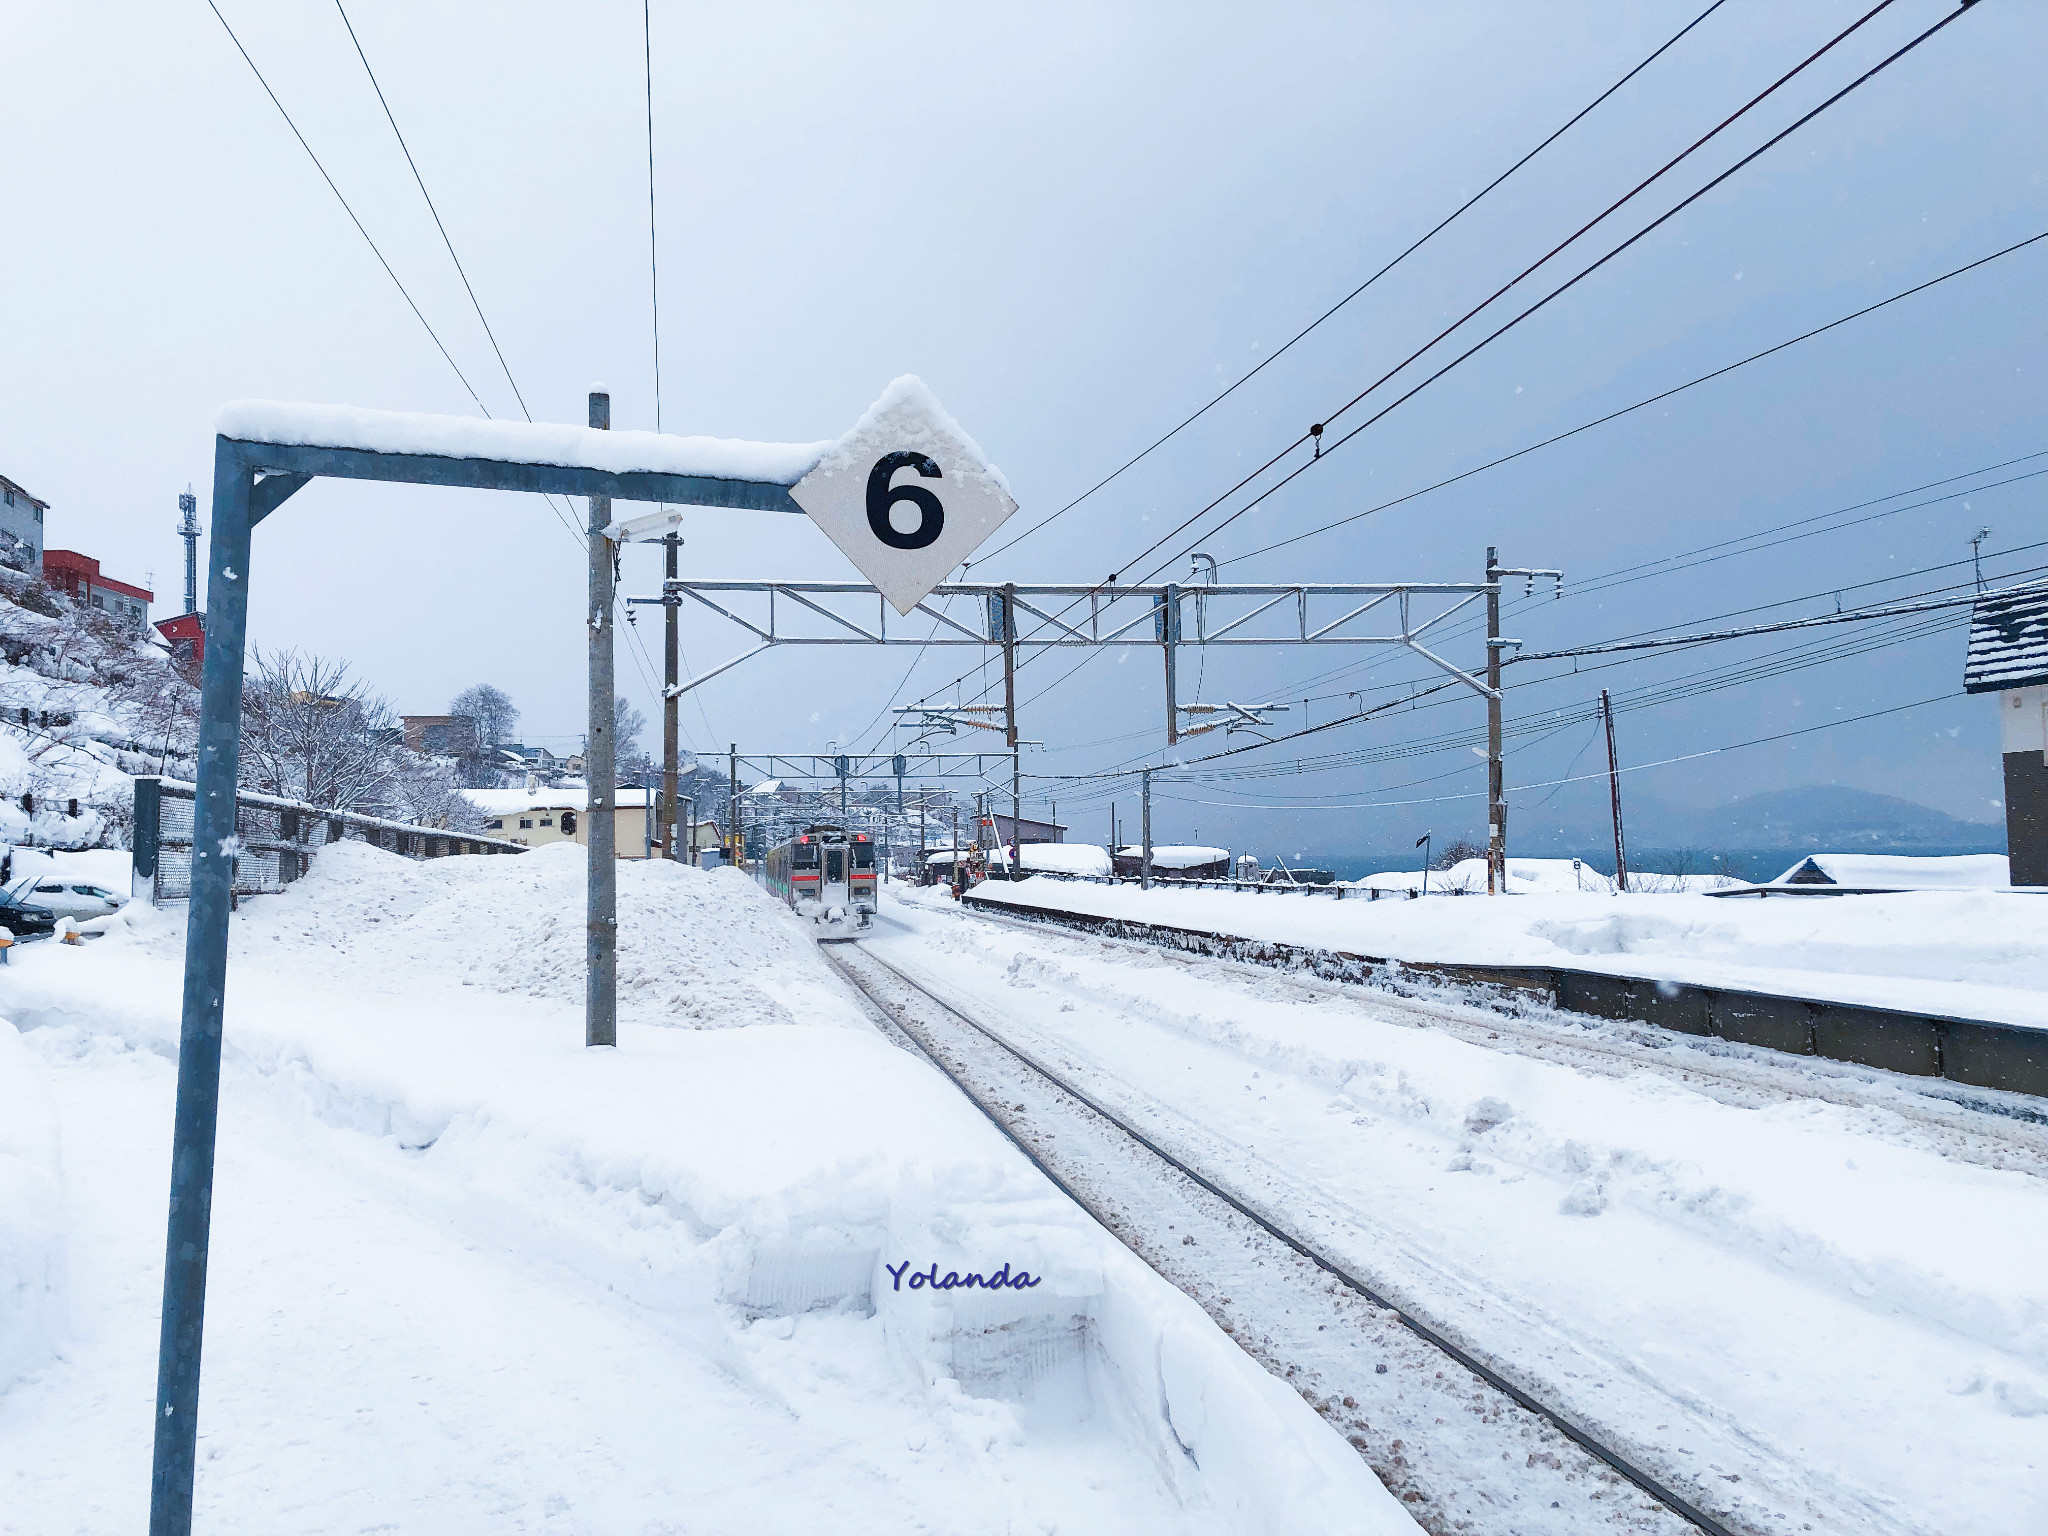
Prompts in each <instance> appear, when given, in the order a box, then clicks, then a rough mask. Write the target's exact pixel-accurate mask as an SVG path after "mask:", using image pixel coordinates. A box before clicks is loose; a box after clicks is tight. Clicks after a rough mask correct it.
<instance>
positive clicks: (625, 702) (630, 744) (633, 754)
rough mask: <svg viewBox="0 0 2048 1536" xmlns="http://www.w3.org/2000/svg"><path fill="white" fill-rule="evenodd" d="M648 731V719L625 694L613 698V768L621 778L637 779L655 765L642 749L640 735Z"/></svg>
mask: <svg viewBox="0 0 2048 1536" xmlns="http://www.w3.org/2000/svg"><path fill="white" fill-rule="evenodd" d="M646 729H647V717H646V716H645V715H643V714H641V713H640V711H639V709H638V708H636V707H635V706H634V704H633V701H632V700H631V699H629V698H627V697H626V696H625V695H624V694H623V693H621V694H615V695H613V697H612V766H613V767H614V768H616V769H617V770H618V775H619V777H620V778H622V779H624V778H632V777H637V776H638V775H640V774H644V773H646V772H648V771H649V770H650V769H651V768H652V767H653V764H652V763H651V761H650V760H649V759H648V756H647V754H646V753H645V752H644V751H642V750H641V748H640V733H641V732H642V731H644V730H646Z"/></svg>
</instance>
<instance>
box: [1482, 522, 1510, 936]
mask: <svg viewBox="0 0 2048 1536" xmlns="http://www.w3.org/2000/svg"><path fill="white" fill-rule="evenodd" d="M1486 581H1487V585H1488V586H1489V587H1490V588H1491V589H1492V590H1490V591H1489V592H1488V593H1487V594H1486V686H1487V687H1489V688H1491V689H1492V690H1493V693H1492V695H1491V696H1490V697H1488V699H1487V701H1486V894H1487V895H1489V896H1495V895H1505V894H1506V893H1507V888H1508V797H1507V778H1506V775H1505V773H1504V771H1503V764H1502V762H1501V719H1500V703H1501V700H1500V652H1501V647H1500V644H1499V641H1500V561H1499V559H1498V558H1497V557H1496V556H1495V553H1494V550H1493V548H1492V546H1490V545H1489V546H1488V547H1487V551H1486Z"/></svg>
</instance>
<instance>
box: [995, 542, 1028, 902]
mask: <svg viewBox="0 0 2048 1536" xmlns="http://www.w3.org/2000/svg"><path fill="white" fill-rule="evenodd" d="M1003 739H1004V740H1005V741H1007V742H1008V743H1009V746H1010V847H1011V849H1012V852H1011V853H1010V854H1009V855H1008V856H1007V858H1006V861H1005V862H1006V863H1007V865H1008V869H1007V870H1006V873H1007V874H1008V875H1009V876H1010V878H1011V879H1013V880H1014V879H1016V878H1017V873H1018V871H1019V870H1020V869H1022V868H1023V865H1024V785H1023V776H1022V774H1021V772H1020V771H1019V764H1018V761H1017V583H1015V582H1014V581H1012V582H1005V583H1004V585H1003ZM997 841H998V842H1000V841H1001V839H1000V838H999V839H997Z"/></svg>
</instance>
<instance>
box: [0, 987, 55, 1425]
mask: <svg viewBox="0 0 2048 1536" xmlns="http://www.w3.org/2000/svg"><path fill="white" fill-rule="evenodd" d="M61 1209H62V1206H61V1201H60V1198H59V1184H58V1159H57V1117H56V1115H55V1113H54V1112H53V1110H52V1108H51V1105H50V1102H49V1095H48V1092H47V1091H46V1089H45V1087H44V1084H43V1074H42V1070H41V1068H40V1067H39V1066H38V1065H37V1063H36V1062H35V1060H34V1059H33V1058H32V1057H31V1056H30V1055H29V1052H28V1049H27V1047H26V1046H25V1045H23V1043H22V1039H21V1036H20V1035H19V1034H18V1033H17V1032H16V1031H15V1028H14V1026H13V1025H12V1024H9V1023H8V1022H6V1020H4V1019H0V1391H5V1390H6V1388H7V1387H8V1386H9V1384H11V1383H12V1382H13V1381H14V1380H15V1379H16V1378H17V1377H19V1376H20V1375H22V1374H23V1373H24V1372H26V1371H29V1370H32V1369H34V1368H35V1367H36V1366H38V1365H40V1364H41V1363H42V1362H43V1361H44V1360H46V1359H48V1358H49V1356H50V1354H51V1352H52V1351H53V1349H54V1344H53V1342H52V1338H51V1333H52V1330H53V1327H54V1326H55V1324H56V1323H57V1321H58V1318H59V1315H60V1309H61V1307H62V1303H63V1263H62V1261H63V1252H64V1248H63V1237H62V1230H61V1221H60V1215H61Z"/></svg>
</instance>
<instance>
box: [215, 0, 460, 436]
mask: <svg viewBox="0 0 2048 1536" xmlns="http://www.w3.org/2000/svg"><path fill="white" fill-rule="evenodd" d="M206 5H207V9H208V10H210V11H212V12H213V15H214V19H215V20H216V21H218V22H219V23H220V24H221V30H222V31H224V32H226V33H227V35H228V41H229V42H231V43H233V44H234V45H235V52H237V53H239V54H240V55H241V56H242V62H243V63H244V64H247V65H248V66H249V73H250V74H252V75H254V76H255V77H256V83H257V84H258V85H260V86H262V87H263V94H264V95H266V96H268V97H269V98H270V104H271V105H272V106H273V107H276V108H277V115H278V116H279V117H281V118H283V119H284V125H285V127H287V128H289V129H291V131H292V137H293V138H295V139H297V140H298V141H299V148H301V149H303V150H304V151H305V152H306V158H307V159H308V160H311V161H312V162H313V169H314V170H316V171H318V172H319V173H320V179H321V180H322V181H324V182H326V183H327V190H328V191H330V192H332V193H333V194H334V199H335V201H336V202H338V203H340V204H341V210H342V212H343V213H346V214H347V215H348V218H349V222H350V223H351V224H353V225H355V227H356V233H357V234H359V235H361V236H362V237H363V243H364V244H365V245H367V246H369V248H370V253H371V254H372V255H373V256H375V257H376V258H377V262H378V265H380V266H381V267H383V269H384V274H385V276H387V277H389V278H390V279H391V282H392V284H393V286H395V287H396V288H397V289H398V292H399V295H400V296H401V297H402V298H403V299H404V300H405V302H406V305H407V307H408V308H410V309H411V310H412V312H413V316H414V318H416V319H417V320H418V321H419V323H420V324H421V326H423V327H424V328H425V330H426V333H427V335H428V336H430V337H432V338H433V342H434V345H435V347H436V348H438V349H439V350H440V353H441V356H442V357H444V358H447V360H448V366H449V367H450V368H453V369H454V370H455V377H456V378H458V379H460V380H461V381H462V387H463V388H464V389H465V390H467V391H468V392H469V398H470V399H472V400H474V401H476V406H477V409H478V410H480V411H483V413H484V414H485V415H486V416H488V415H490V414H491V413H490V411H489V410H488V409H486V408H485V406H484V402H483V400H482V398H481V397H480V396H479V395H478V394H477V392H476V387H475V386H474V385H472V384H471V383H470V382H469V376H468V375H467V374H465V373H464V372H463V371H462V367H461V365H460V364H458V363H457V362H456V361H455V359H454V358H453V357H452V356H450V354H449V351H448V348H447V347H446V346H445V345H444V344H443V343H442V341H441V338H440V336H439V335H438V334H437V333H436V332H435V330H434V328H433V326H431V325H429V324H428V323H427V317H426V316H425V315H424V314H422V313H421V312H420V307H419V305H418V304H416V303H414V302H413V296H412V295H411V294H410V293H409V292H407V291H406V286H405V284H404V283H402V282H400V281H399V280H398V274H397V273H396V272H394V271H392V270H391V263H390V262H389V261H386V260H385V259H384V253H383V251H381V250H379V249H378V247H377V242H376V241H375V240H372V239H371V238H370V232H369V231H368V230H367V229H365V228H364V227H363V221H362V220H361V219H359V218H357V217H356V211H355V209H353V208H351V207H350V206H349V201H348V199H347V198H345V197H343V196H342V195H341V188H339V187H337V186H336V185H335V184H334V178H333V177H332V176H330V175H328V174H327V167H326V166H324V165H322V164H321V163H320V157H319V156H318V155H316V154H314V153H313V146H312V145H311V144H308V143H307V142H306V136H305V135H304V134H303V133H301V132H299V125H298V124H297V123H295V122H293V121H292V115H291V113H289V112H287V111H285V109H284V103H283V102H281V101H279V100H278V99H277V92H275V91H273V90H272V89H271V88H270V82H269V81H268V80H266V79H264V78H263V71H262V70H260V69H258V68H257V67H256V61H255V60H254V59H252V58H250V57H249V50H248V49H246V48H244V47H243V46H242V40H241V39H240V38H239V37H237V36H235V29H234V28H233V27H231V26H229V25H228V19H227V17H225V16H223V15H221V13H220V7H219V6H218V5H216V4H215V3H214V0H206Z"/></svg>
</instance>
